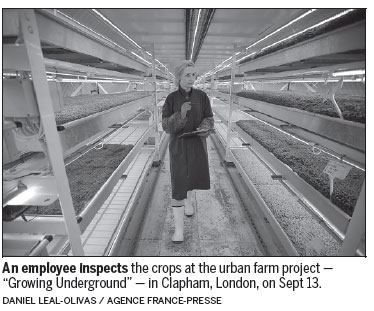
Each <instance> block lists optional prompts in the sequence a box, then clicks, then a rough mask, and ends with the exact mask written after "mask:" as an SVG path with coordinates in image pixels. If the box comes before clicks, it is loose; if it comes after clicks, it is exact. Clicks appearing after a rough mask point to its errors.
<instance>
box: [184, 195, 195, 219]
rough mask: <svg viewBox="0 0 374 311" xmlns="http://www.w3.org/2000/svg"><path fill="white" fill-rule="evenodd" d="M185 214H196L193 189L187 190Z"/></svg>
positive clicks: (189, 215)
mask: <svg viewBox="0 0 374 311" xmlns="http://www.w3.org/2000/svg"><path fill="white" fill-rule="evenodd" d="M184 214H185V215H186V216H188V217H191V216H192V215H193V214H194V209H193V206H192V191H188V192H187V199H184Z"/></svg>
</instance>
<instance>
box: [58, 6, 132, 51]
mask: <svg viewBox="0 0 374 311" xmlns="http://www.w3.org/2000/svg"><path fill="white" fill-rule="evenodd" d="M57 12H58V13H59V14H61V15H62V16H64V17H65V18H67V19H70V20H71V21H73V22H74V23H77V24H78V25H79V26H81V27H83V28H86V29H87V30H89V31H91V32H92V33H94V34H95V35H97V36H99V37H101V38H103V39H104V40H106V41H108V42H110V43H111V44H113V45H115V46H116V47H118V48H120V49H121V50H123V51H124V52H127V50H126V49H125V48H123V47H122V46H120V45H119V44H117V43H115V42H114V41H112V40H110V39H109V38H107V37H105V36H103V35H102V34H100V33H98V32H96V31H95V30H93V29H92V28H90V27H87V26H86V25H84V24H82V23H80V22H78V21H77V20H75V19H74V18H72V17H70V16H68V15H66V14H65V13H63V12H61V11H59V10H57Z"/></svg>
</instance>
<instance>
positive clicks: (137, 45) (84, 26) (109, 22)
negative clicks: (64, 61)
mask: <svg viewBox="0 0 374 311" xmlns="http://www.w3.org/2000/svg"><path fill="white" fill-rule="evenodd" d="M92 11H93V12H94V13H96V14H97V15H98V16H99V17H101V18H102V19H103V20H104V21H106V22H107V23H108V24H109V25H111V26H112V27H114V28H115V29H116V30H117V31H118V32H119V33H120V34H121V35H123V36H124V37H125V38H126V39H128V40H129V41H130V42H132V43H133V44H134V45H135V46H136V47H138V48H139V49H141V50H144V49H142V47H141V46H140V45H139V44H137V43H136V42H135V41H134V40H133V39H131V38H130V37H129V36H128V35H127V34H125V33H124V32H123V31H121V30H120V29H119V28H118V27H117V26H116V25H114V24H113V23H112V22H111V21H110V20H108V19H107V18H106V17H105V16H104V15H102V14H101V13H100V12H98V11H97V10H95V9H92ZM56 12H58V13H59V14H61V15H62V16H64V17H65V18H67V19H70V20H71V21H73V22H75V23H77V24H78V25H80V26H81V27H83V28H85V29H87V30H89V31H91V32H93V33H94V34H96V35H98V36H99V37H101V38H103V39H104V40H106V41H108V42H110V43H112V44H113V45H115V46H117V47H118V48H120V49H121V50H123V51H125V52H127V50H126V49H125V48H123V47H122V46H120V45H119V44H117V43H116V42H114V41H112V40H110V39H109V38H107V37H105V36H103V35H102V34H100V33H98V32H96V31H94V30H93V29H91V28H89V27H87V26H86V25H84V24H82V23H80V22H78V21H77V20H75V19H74V18H72V17H70V16H68V15H66V14H65V13H63V12H61V11H59V10H56ZM132 53H133V52H132ZM145 53H147V54H148V55H149V56H151V57H152V54H151V53H150V52H148V51H146V50H145ZM133 54H134V55H135V56H137V57H138V58H140V59H142V60H143V61H145V62H146V63H147V64H151V63H150V62H148V61H146V60H145V59H144V58H142V57H140V56H139V55H137V54H135V53H133ZM155 60H156V61H158V60H157V59H155ZM158 62H159V61H158ZM159 63H160V64H161V65H163V64H162V63H161V62H159ZM163 66H164V67H165V68H166V69H167V67H166V66H165V65H163ZM167 70H168V69H167ZM168 72H169V70H168ZM173 76H174V75H173Z"/></svg>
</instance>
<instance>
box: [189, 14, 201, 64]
mask: <svg viewBox="0 0 374 311" xmlns="http://www.w3.org/2000/svg"><path fill="white" fill-rule="evenodd" d="M200 13H201V9H199V13H198V15H197V22H196V27H195V33H194V36H193V41H192V48H191V56H190V60H192V54H193V49H194V47H195V40H196V33H197V28H198V27H199V21H200Z"/></svg>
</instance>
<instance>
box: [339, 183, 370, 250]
mask: <svg viewBox="0 0 374 311" xmlns="http://www.w3.org/2000/svg"><path fill="white" fill-rule="evenodd" d="M365 185H366V182H365V181H364V183H363V184H362V189H361V192H360V195H359V197H358V199H357V202H356V206H355V209H354V211H353V215H352V218H351V221H350V222H349V225H348V229H347V232H346V234H345V238H344V241H343V244H342V247H341V248H340V252H339V256H355V254H356V251H357V249H358V247H359V244H360V241H361V239H362V238H363V237H364V235H365Z"/></svg>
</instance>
